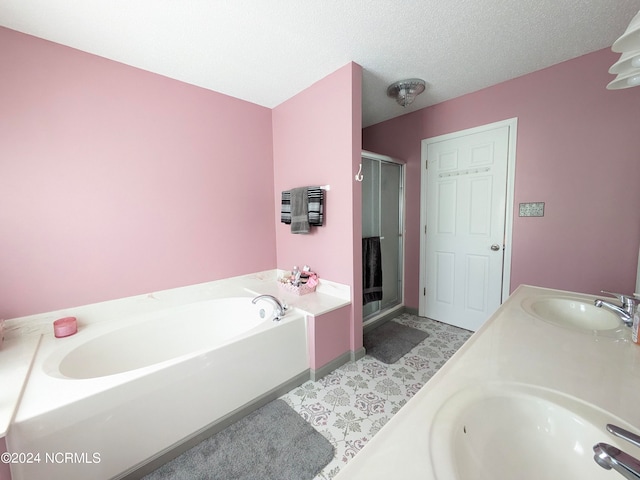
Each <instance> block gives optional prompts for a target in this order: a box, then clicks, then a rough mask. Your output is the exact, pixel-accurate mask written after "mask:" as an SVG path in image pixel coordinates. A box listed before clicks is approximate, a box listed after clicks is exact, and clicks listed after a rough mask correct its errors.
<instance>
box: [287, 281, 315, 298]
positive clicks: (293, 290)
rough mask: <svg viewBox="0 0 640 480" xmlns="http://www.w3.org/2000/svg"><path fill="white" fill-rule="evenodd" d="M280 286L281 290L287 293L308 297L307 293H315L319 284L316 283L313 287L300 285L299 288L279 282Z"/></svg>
mask: <svg viewBox="0 0 640 480" xmlns="http://www.w3.org/2000/svg"><path fill="white" fill-rule="evenodd" d="M278 285H280V288H281V289H282V290H284V291H286V292H289V293H293V294H295V295H306V294H307V293H312V292H315V291H316V286H317V285H318V284H317V283H316V284H315V285H313V286H309V285H300V286H299V287H296V286H294V285H291V284H290V283H282V282H278Z"/></svg>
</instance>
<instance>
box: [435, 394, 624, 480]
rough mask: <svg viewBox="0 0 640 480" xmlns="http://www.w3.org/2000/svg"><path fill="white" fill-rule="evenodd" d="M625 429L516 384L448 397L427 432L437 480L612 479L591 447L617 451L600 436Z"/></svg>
mask: <svg viewBox="0 0 640 480" xmlns="http://www.w3.org/2000/svg"><path fill="white" fill-rule="evenodd" d="M607 423H615V424H617V425H620V426H622V427H623V428H629V426H626V427H624V425H625V422H622V421H621V420H620V419H618V418H616V417H613V416H612V415H610V414H608V413H607V412H605V411H604V410H601V409H599V408H597V407H595V406H593V405H590V404H587V403H584V402H582V401H581V400H579V399H576V398H573V397H568V396H565V395H563V394H560V393H558V392H555V391H552V390H546V389H541V388H537V387H531V386H527V385H521V384H492V385H489V386H479V387H473V388H467V389H465V390H462V391H460V392H458V393H457V394H455V395H453V396H452V397H450V398H449V399H448V400H447V401H446V403H445V404H444V406H443V407H442V408H441V409H440V410H439V411H438V412H437V413H436V416H435V417H434V422H433V425H432V428H431V434H430V445H431V452H430V453H431V461H432V466H433V469H434V472H435V474H436V476H435V478H437V479H438V480H445V479H446V480H476V479H491V480H513V479H518V480H545V479H548V480H558V479H563V480H572V479H576V480H583V479H587V478H588V479H589V480H598V479H603V480H607V479H608V480H613V478H612V477H614V478H616V477H615V476H614V475H613V474H612V473H611V472H609V471H606V470H604V469H603V468H601V467H600V466H598V465H597V464H596V463H595V461H594V460H593V445H595V444H596V443H598V442H607V443H609V444H612V445H615V446H617V447H619V448H621V449H623V450H624V449H625V448H627V449H628V448H629V447H628V445H626V446H625V445H620V444H619V442H618V441H617V440H616V439H614V438H613V437H612V436H611V435H610V434H608V432H607V431H606V429H605V425H606V424H607Z"/></svg>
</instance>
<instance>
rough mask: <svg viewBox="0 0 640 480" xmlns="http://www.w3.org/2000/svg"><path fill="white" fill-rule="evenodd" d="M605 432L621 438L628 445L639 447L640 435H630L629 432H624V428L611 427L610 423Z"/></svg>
mask: <svg viewBox="0 0 640 480" xmlns="http://www.w3.org/2000/svg"><path fill="white" fill-rule="evenodd" d="M607 431H608V432H609V433H611V434H613V435H615V436H616V437H619V438H622V439H623V440H626V441H627V442H629V443H632V444H633V445H635V446H636V447H640V435H636V434H635V433H631V432H630V431H629V430H625V429H624V428H621V427H618V426H617V425H613V424H611V423H608V424H607Z"/></svg>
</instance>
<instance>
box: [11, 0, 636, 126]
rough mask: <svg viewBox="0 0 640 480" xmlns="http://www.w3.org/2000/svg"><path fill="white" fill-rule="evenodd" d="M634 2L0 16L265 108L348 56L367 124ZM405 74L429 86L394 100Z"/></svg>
mask: <svg viewBox="0 0 640 480" xmlns="http://www.w3.org/2000/svg"><path fill="white" fill-rule="evenodd" d="M638 10H640V0H341V1H338V0H313V1H311V0H272V1H266V0H2V1H0V25H2V26H5V27H8V28H11V29H13V30H18V31H20V32H24V33H28V34H31V35H34V36H36V37H41V38H44V39H47V40H51V41H54V42H57V43H61V44H63V45H68V46H70V47H74V48H77V49H79V50H83V51H86V52H90V53H93V54H96V55H100V56H103V57H106V58H110V59H112V60H116V61H118V62H122V63H125V64H128V65H133V66H136V67H139V68H142V69H144V70H149V71H151V72H155V73H159V74H162V75H165V76H168V77H171V78H175V79H178V80H182V81H184V82H188V83H191V84H194V85H198V86H201V87H204V88H208V89H211V90H215V91H217V92H222V93H225V94H227V95H231V96H233V97H237V98H241V99H243V100H247V101H249V102H253V103H256V104H259V105H263V106H266V107H269V108H273V107H275V106H277V105H278V104H280V103H282V102H283V101H285V100H287V99H288V98H290V97H292V96H294V95H295V94H297V93H298V92H300V91H301V90H304V89H305V88H307V87H308V86H310V85H311V84H313V83H314V82H316V81H318V80H320V79H321V78H323V77H325V76H326V75H328V74H330V73H332V72H333V71H335V70H337V69H338V68H340V67H342V66H343V65H345V64H346V63H348V62H350V61H354V62H356V63H358V64H360V65H361V66H362V67H363V69H364V79H363V126H368V125H372V124H375V123H378V122H381V121H383V120H387V119H389V118H393V117H396V116H398V115H402V114H404V113H407V112H409V111H412V110H416V109H419V108H423V107H425V106H428V105H433V104H436V103H440V102H442V101H444V100H448V99H451V98H455V97H458V96H460V95H464V94H466V93H470V92H473V91H476V90H479V89H481V88H484V87H487V86H490V85H494V84H496V83H500V82H502V81H505V80H508V79H511V78H514V77H517V76H520V75H524V74H526V73H529V72H532V71H535V70H539V69H541V68H545V67H548V66H550V65H553V64H556V63H559V62H562V61H565V60H568V59H571V58H575V57H578V56H580V55H583V54H586V53H589V52H593V51H595V50H599V49H602V48H605V47H609V46H611V44H612V43H613V42H614V41H615V40H616V39H617V38H618V37H619V36H620V35H621V34H622V33H623V32H624V30H625V28H626V26H627V25H628V24H629V22H630V20H631V19H632V18H633V16H634V15H635V14H636V13H637V12H638ZM411 77H419V78H422V79H424V80H425V81H426V82H427V85H428V88H427V91H426V92H425V93H423V94H422V95H420V96H419V97H418V99H417V100H416V101H415V102H414V104H412V105H411V106H409V107H407V108H402V107H400V106H399V105H397V104H396V103H395V102H394V101H393V100H392V99H390V98H388V97H387V96H386V88H387V86H388V85H389V84H391V83H393V82H394V81H396V80H401V79H404V78H411ZM612 78H613V76H612ZM604 87H605V86H604V85H603V88H604Z"/></svg>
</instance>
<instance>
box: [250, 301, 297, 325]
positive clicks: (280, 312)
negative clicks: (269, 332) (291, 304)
mask: <svg viewBox="0 0 640 480" xmlns="http://www.w3.org/2000/svg"><path fill="white" fill-rule="evenodd" d="M258 300H268V301H269V302H270V303H272V304H273V307H274V308H275V311H274V314H273V321H274V322H277V321H279V320H280V319H281V318H282V317H284V314H285V312H286V311H287V308H288V307H287V305H286V304H285V303H284V302H283V303H280V300H278V299H277V298H276V297H274V296H273V295H258V296H257V297H256V298H254V299H253V300H251V303H257V302H258Z"/></svg>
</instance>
